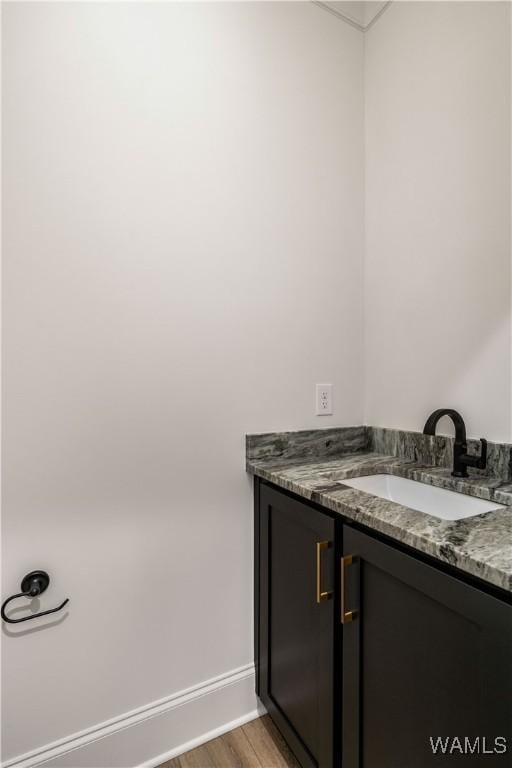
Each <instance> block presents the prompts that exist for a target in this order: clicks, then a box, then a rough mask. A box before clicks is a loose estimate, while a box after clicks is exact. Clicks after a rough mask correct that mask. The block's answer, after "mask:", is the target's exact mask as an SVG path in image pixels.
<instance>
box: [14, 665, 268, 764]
mask: <svg viewBox="0 0 512 768" xmlns="http://www.w3.org/2000/svg"><path fill="white" fill-rule="evenodd" d="M263 713H264V709H263V708H262V707H261V705H260V704H259V703H258V700H257V697H256V695H255V693H254V665H253V664H247V665H246V666H244V667H239V668H238V669H234V670H232V671H231V672H227V673H226V674H223V675H219V676H217V677H214V678H211V679H210V680H206V681H205V682H204V683H201V684H200V685H195V686H193V687H191V688H187V689H186V690H183V691H179V692H178V693H175V694H172V695H171V696H168V697H166V698H165V699H160V700H159V701H155V702H152V703H151V704H147V705H145V706H143V707H139V708H138V709H135V710H132V711H131V712H126V713H125V714H124V715H121V716H119V717H116V718H112V719H111V720H108V721H106V722H104V723H99V724H98V725H95V726H93V727H92V728H88V729H86V730H84V731H80V732H79V733H75V734H72V735H70V736H68V737H65V738H63V739H59V741H54V742H52V743H51V744H47V745H45V746H43V747H40V748H39V749H35V750H32V751H31V752H27V753H26V754H24V755H19V756H17V757H13V758H10V759H8V760H6V761H5V762H3V763H2V768H35V767H36V766H39V765H43V764H44V766H45V768H156V766H158V765H160V764H161V763H164V762H165V761H166V760H170V759H172V758H173V757H175V756H176V755H179V754H181V753H182V752H186V751H187V750H189V749H193V748H194V747H197V746H199V745H200V744H204V742H205V741H209V740H210V739H214V738H215V737H216V736H220V735H221V734H222V733H226V732H227V731H229V730H231V729H232V728H236V727H237V726H239V725H243V724H244V723H247V722H249V720H253V719H254V718H256V717H259V716H260V715H261V714H263Z"/></svg>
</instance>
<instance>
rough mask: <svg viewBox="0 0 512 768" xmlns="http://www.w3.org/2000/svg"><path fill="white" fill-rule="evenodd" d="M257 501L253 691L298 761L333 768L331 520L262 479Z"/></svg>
mask: <svg viewBox="0 0 512 768" xmlns="http://www.w3.org/2000/svg"><path fill="white" fill-rule="evenodd" d="M258 508H259V578H258V583H259V616H258V626H259V637H258V645H259V658H258V665H257V668H258V692H259V695H260V698H261V699H262V701H263V703H264V704H265V706H266V708H267V711H268V712H269V714H270V716H271V717H272V719H273V720H274V721H275V723H276V725H277V726H278V728H279V730H280V731H281V733H282V734H283V736H284V738H285V739H286V740H287V742H288V744H289V745H290V747H291V749H292V750H293V752H294V753H295V755H296V756H297V758H298V760H299V761H300V763H301V764H302V765H303V766H304V767H305V768H309V767H310V766H311V767H312V766H319V768H332V764H333V688H334V667H333V664H334V600H333V599H332V597H333V592H334V521H333V520H332V518H331V517H329V516H328V515H324V514H322V513H321V512H318V511H317V510H316V509H315V508H313V507H309V506H308V505H307V504H303V503H301V502H299V501H295V500H294V499H292V498H290V497H289V496H286V495H285V494H282V493H280V492H279V491H277V490H275V489H273V488H271V487H269V486H267V485H264V484H261V485H260V492H259V504H258ZM257 572H258V569H257Z"/></svg>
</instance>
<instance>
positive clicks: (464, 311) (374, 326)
mask: <svg viewBox="0 0 512 768" xmlns="http://www.w3.org/2000/svg"><path fill="white" fill-rule="evenodd" d="M509 16H510V4H509V3H501V2H482V3H479V2H469V3H465V2H455V3H450V2H432V3H416V2H411V3H409V2H397V3H393V4H392V5H391V7H389V8H388V9H387V10H386V12H385V13H384V14H383V16H382V17H381V18H380V19H379V21H378V22H377V24H375V25H374V26H373V27H372V28H371V29H370V30H369V31H368V32H367V33H366V36H365V47H366V48H365V70H366V71H365V116H366V117H365V122H366V251H365V262H366V263H365V333H366V395H365V399H366V413H365V420H366V423H369V424H375V425H382V426H388V427H398V428H405V429H421V428H422V427H423V424H424V421H425V418H426V416H427V415H428V414H429V412H430V411H432V410H433V409H434V408H437V407H441V406H450V407H456V408H458V409H460V411H461V412H462V414H463V415H464V417H465V418H466V422H467V425H468V431H469V433H470V434H471V435H472V436H475V437H479V436H481V435H484V436H486V437H488V438H490V439H495V440H510V439H511V438H512V430H511V408H510V399H511V380H510V366H511V334H510V309H511V307H510V27H509V21H510V19H509Z"/></svg>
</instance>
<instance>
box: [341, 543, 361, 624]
mask: <svg viewBox="0 0 512 768" xmlns="http://www.w3.org/2000/svg"><path fill="white" fill-rule="evenodd" d="M355 560H356V558H355V557H353V556H352V555H345V557H342V558H341V560H340V566H341V574H340V575H341V579H340V591H341V623H342V624H350V622H351V621H353V620H354V619H355V618H356V617H357V614H358V611H355V610H352V611H347V610H346V605H345V601H346V597H345V576H346V570H347V568H348V567H349V566H350V565H352V563H354V562H355Z"/></svg>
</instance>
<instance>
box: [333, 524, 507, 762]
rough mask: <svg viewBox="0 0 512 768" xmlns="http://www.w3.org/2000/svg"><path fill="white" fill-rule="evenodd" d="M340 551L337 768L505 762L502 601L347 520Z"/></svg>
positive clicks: (504, 606) (504, 615)
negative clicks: (344, 618)
mask: <svg viewBox="0 0 512 768" xmlns="http://www.w3.org/2000/svg"><path fill="white" fill-rule="evenodd" d="M343 552H344V554H345V555H347V556H349V555H352V556H353V557H354V560H353V563H352V564H349V565H348V566H347V567H346V568H345V579H344V582H345V583H344V584H342V585H341V586H340V589H343V593H344V602H345V610H347V611H348V610H349V609H350V608H355V609H359V610H358V612H357V613H356V614H355V618H354V619H353V621H352V622H350V623H345V625H344V628H343V768H412V766H414V768H434V766H436V767H437V766H439V765H440V764H441V763H442V764H443V765H444V764H445V763H446V765H452V764H455V765H459V764H461V765H464V766H489V765H496V766H502V768H505V765H510V760H511V759H512V608H511V606H510V605H508V604H507V603H505V602H502V601H501V600H498V599H496V598H495V597H492V596H490V595H489V594H487V593H485V592H483V591H481V590H479V589H478V588H475V587H473V586H469V585H468V584H466V583H465V582H463V581H460V580H459V579H457V578H455V577H453V576H450V575H447V574H445V573H443V572H442V571H440V570H438V569H437V568H435V567H433V566H431V565H427V564H425V563H424V562H422V561H420V560H417V559H416V558H414V557H413V556H410V555H408V554H404V553H403V552H400V551H399V550H397V549H395V548H394V547H392V546H389V545H387V544H383V543H382V542H379V541H378V540H376V539H374V538H372V537H370V536H366V535H365V534H362V533H359V532H358V531H355V530H353V529H352V528H350V527H348V526H344V532H343ZM345 562H346V563H347V562H348V563H350V560H348V561H347V560H346V561H345ZM349 618H350V617H349ZM455 737H457V739H455ZM466 737H467V741H466ZM497 737H500V739H499V741H498V742H497V743H496V742H495V739H496V738H497ZM438 738H441V739H442V741H441V742H439V741H437V739H438ZM484 738H485V740H484ZM505 738H506V740H507V753H504V752H503V742H504V739H505ZM431 739H434V742H433V743H434V746H435V745H437V754H434V751H433V747H432V742H431ZM459 743H460V747H459ZM443 748H445V749H447V752H446V756H443V751H442V750H443ZM493 750H496V751H493ZM485 751H487V752H488V754H485V753H484V752H485Z"/></svg>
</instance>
